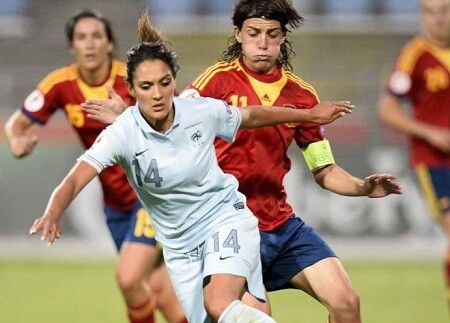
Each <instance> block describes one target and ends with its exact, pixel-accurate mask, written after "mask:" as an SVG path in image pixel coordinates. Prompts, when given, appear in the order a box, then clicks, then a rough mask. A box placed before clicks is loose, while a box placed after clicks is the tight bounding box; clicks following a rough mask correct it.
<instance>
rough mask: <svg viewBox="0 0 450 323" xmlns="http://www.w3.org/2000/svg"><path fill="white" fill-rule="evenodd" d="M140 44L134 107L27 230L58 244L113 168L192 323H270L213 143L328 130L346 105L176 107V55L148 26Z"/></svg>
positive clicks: (134, 58)
mask: <svg viewBox="0 0 450 323" xmlns="http://www.w3.org/2000/svg"><path fill="white" fill-rule="evenodd" d="M139 32H140V39H141V44H140V45H138V46H136V47H133V48H132V49H131V50H130V51H129V52H128V53H127V78H126V82H127V85H128V87H129V90H130V92H131V93H132V94H133V96H135V97H136V99H137V103H136V105H135V106H133V107H131V108H129V109H126V110H125V112H124V113H122V114H121V115H120V116H119V117H118V118H117V120H116V121H115V122H114V123H113V124H112V125H110V126H109V127H107V128H106V130H104V131H103V132H102V133H101V134H100V135H99V137H98V138H97V140H96V142H95V143H94V144H93V145H92V147H91V148H90V149H89V150H87V151H86V152H85V153H84V155H82V156H81V157H80V158H79V160H78V162H77V163H76V164H75V166H74V167H73V168H72V170H71V171H70V172H69V173H68V174H67V176H66V177H65V178H64V180H63V181H62V182H61V184H60V185H59V186H58V187H57V188H56V189H55V190H54V192H53V193H52V195H51V197H50V200H49V202H48V205H47V208H46V210H45V212H44V214H43V216H42V217H40V218H38V219H37V220H36V221H35V222H34V224H33V226H32V227H31V229H30V233H31V234H34V233H36V232H38V231H42V237H41V239H42V240H44V241H45V240H47V241H48V243H50V244H51V243H53V242H54V241H55V239H56V238H58V237H59V234H60V228H59V221H60V219H61V217H62V215H63V211H64V210H65V209H66V208H67V207H68V205H69V204H70V203H71V201H72V200H73V199H74V198H75V197H76V195H77V194H78V193H79V192H80V191H81V190H82V189H83V188H84V187H85V186H86V185H87V184H88V183H89V182H90V181H91V180H92V179H93V178H94V177H95V176H96V175H97V174H99V173H100V174H101V173H102V172H103V171H104V170H105V169H107V168H108V167H110V166H111V165H114V164H116V163H118V164H120V165H121V166H122V168H123V169H124V170H125V173H126V175H127V177H128V180H129V181H130V182H131V183H132V186H133V188H134V189H135V191H136V192H137V194H138V196H139V198H140V200H141V201H142V203H143V205H144V208H145V209H146V210H147V211H148V212H149V214H150V215H151V217H152V220H153V222H154V224H155V227H156V232H157V233H156V238H157V239H158V240H159V242H161V244H162V245H163V253H164V259H165V261H166V264H167V267H168V269H169V273H170V276H171V279H172V282H173V284H174V287H175V290H176V293H177V296H178V298H179V300H180V301H181V304H182V306H183V309H184V311H185V313H186V315H187V318H188V320H189V321H190V322H204V321H205V319H207V317H208V316H209V318H210V319H212V320H213V321H218V322H246V321H256V320H258V322H273V320H272V319H271V318H270V317H269V316H267V315H266V314H264V313H263V312H261V311H259V310H257V309H254V308H251V307H249V306H247V305H244V304H243V303H242V302H241V301H240V298H241V296H242V294H243V293H244V291H245V290H247V291H248V292H249V293H251V294H252V295H254V296H255V297H256V299H258V301H260V302H263V301H264V298H265V295H264V287H263V284H262V276H261V263H260V255H259V232H258V225H257V222H258V221H257V219H256V218H255V217H254V216H253V215H252V213H251V212H250V211H249V209H248V208H247V206H246V203H245V202H246V201H245V197H244V196H243V195H242V194H241V193H239V192H238V191H237V181H236V179H235V178H234V177H233V176H231V175H226V174H224V173H223V172H222V171H221V169H220V168H219V166H218V164H217V159H216V156H215V150H214V145H213V144H214V139H215V138H216V136H220V137H222V138H224V139H226V140H229V141H232V140H233V139H234V137H235V135H236V132H237V130H238V129H239V128H255V127H261V126H266V125H272V124H278V123H282V122H302V121H305V122H316V123H328V122H331V121H333V120H335V119H337V118H339V117H342V116H343V115H345V114H346V113H350V112H351V109H352V106H351V105H350V104H349V103H348V102H338V103H331V102H328V103H324V104H320V105H318V106H317V107H315V108H313V109H291V108H282V107H263V106H257V107H247V108H242V109H237V108H235V107H233V106H230V105H228V104H227V103H226V102H224V101H221V100H215V99H204V98H194V99H180V98H174V93H175V77H176V73H177V71H178V65H177V61H176V55H175V53H174V52H173V51H172V50H171V49H170V48H169V47H168V46H167V45H166V44H165V43H164V42H163V38H162V37H161V35H160V34H159V33H158V32H156V31H155V29H153V27H152V26H151V25H150V23H149V20H148V16H147V15H146V14H144V15H143V17H142V18H141V20H140V22H139Z"/></svg>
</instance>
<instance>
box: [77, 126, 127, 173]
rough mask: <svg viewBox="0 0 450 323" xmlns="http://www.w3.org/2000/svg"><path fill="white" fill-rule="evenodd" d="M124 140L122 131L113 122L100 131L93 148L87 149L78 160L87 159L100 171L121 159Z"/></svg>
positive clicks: (86, 160)
mask: <svg viewBox="0 0 450 323" xmlns="http://www.w3.org/2000/svg"><path fill="white" fill-rule="evenodd" d="M123 142H124V140H123V136H122V135H121V132H120V131H118V127H115V124H113V125H111V126H109V127H107V128H106V129H105V130H103V131H102V132H101V133H100V135H99V136H98V137H97V139H96V140H95V142H94V144H93V145H92V146H91V148H89V149H88V150H86V151H85V152H84V154H83V155H81V156H80V157H79V158H78V160H82V161H85V162H86V163H88V164H89V165H91V166H92V167H94V168H95V169H96V170H97V172H98V173H100V172H101V171H102V170H103V169H105V168H106V167H108V166H111V165H114V164H116V163H117V162H118V161H119V160H120V156H121V155H122V148H123V146H122V143H123Z"/></svg>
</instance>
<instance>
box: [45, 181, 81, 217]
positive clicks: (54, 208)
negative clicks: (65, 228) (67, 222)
mask: <svg viewBox="0 0 450 323" xmlns="http://www.w3.org/2000/svg"><path fill="white" fill-rule="evenodd" d="M76 196H77V193H76V192H75V188H74V186H73V185H71V184H70V183H68V182H66V181H63V182H62V183H61V184H59V185H58V186H57V187H56V188H55V190H54V191H53V193H52V195H51V196H50V199H49V201H48V203H47V207H46V209H45V212H44V215H46V216H51V217H53V218H54V219H56V220H58V221H59V220H60V219H61V217H62V216H63V214H64V211H65V210H66V209H67V207H68V206H69V205H70V203H71V202H72V201H73V199H74V198H75V197H76Z"/></svg>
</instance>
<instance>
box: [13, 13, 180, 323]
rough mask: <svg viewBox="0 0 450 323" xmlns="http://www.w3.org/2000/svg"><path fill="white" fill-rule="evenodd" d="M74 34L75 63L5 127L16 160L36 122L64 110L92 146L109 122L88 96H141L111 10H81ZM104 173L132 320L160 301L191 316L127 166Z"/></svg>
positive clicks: (171, 316) (166, 310)
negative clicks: (87, 105)
mask: <svg viewBox="0 0 450 323" xmlns="http://www.w3.org/2000/svg"><path fill="white" fill-rule="evenodd" d="M66 36H67V40H68V42H69V45H70V50H71V52H72V54H73V55H74V57H75V63H73V64H71V65H69V66H66V67H63V68H60V69H57V70H55V71H53V72H51V73H50V74H48V75H47V76H46V77H45V78H44V79H43V80H42V81H41V82H40V83H39V84H38V86H37V88H36V89H35V90H34V91H33V92H32V93H31V94H30V95H29V96H28V97H27V98H26V100H25V102H24V104H23V107H22V108H21V109H20V110H18V111H16V112H15V113H14V114H13V115H12V116H11V117H10V118H9V120H8V121H7V123H6V125H5V132H6V135H7V138H8V141H9V145H10V149H11V152H12V154H13V156H14V157H16V158H23V157H25V156H27V155H28V154H29V153H31V152H32V150H33V148H34V147H35V146H36V144H37V143H38V138H37V137H36V136H35V135H33V134H32V133H31V132H30V131H29V130H30V129H31V128H32V126H33V125H35V124H39V125H44V124H46V122H47V121H48V120H49V119H50V117H51V116H52V115H53V114H54V113H55V112H56V111H58V110H59V109H61V110H63V111H64V113H65V114H66V116H67V120H68V122H69V124H70V126H71V127H72V128H73V129H74V130H75V131H76V132H77V134H78V136H79V138H80V140H81V142H82V143H83V145H84V147H85V148H89V147H90V146H91V145H92V144H93V143H94V141H95V139H96V138H97V136H98V135H99V134H100V132H101V131H102V130H103V129H104V128H105V124H103V123H100V122H98V121H95V120H93V119H90V118H88V117H87V115H86V113H85V112H84V111H83V110H82V108H81V107H80V104H82V103H83V102H84V101H85V100H86V99H88V98H105V99H106V98H109V96H110V94H111V95H118V96H120V97H121V98H122V99H123V100H124V101H125V102H126V103H127V104H128V105H130V104H133V103H134V102H135V100H134V98H133V97H132V96H131V94H130V93H129V91H128V89H127V86H126V84H125V81H124V77H125V76H126V66H125V64H124V63H123V62H121V61H119V60H117V59H114V58H113V50H114V46H115V39H114V35H113V32H112V28H111V24H110V22H109V21H108V20H107V19H106V18H105V17H104V16H102V15H101V14H99V13H97V12H95V11H92V10H84V11H81V12H79V13H78V14H76V15H74V16H73V17H71V18H70V19H69V20H68V21H67V23H66ZM99 179H100V182H101V186H102V190H103V196H104V212H105V215H106V222H107V224H108V228H109V230H110V233H111V236H112V238H113V240H114V243H115V246H116V248H117V250H118V251H119V254H120V257H119V262H118V266H117V273H116V274H117V281H118V285H119V287H120V289H121V291H122V295H123V297H124V300H125V302H126V305H127V311H128V317H129V320H130V322H135V323H149V322H154V321H155V317H154V311H155V307H157V308H159V309H160V310H161V311H162V313H163V314H164V316H165V317H166V318H167V320H168V321H169V322H176V323H178V322H185V318H184V314H183V312H182V309H181V306H180V304H179V303H178V300H177V298H176V296H175V293H174V291H173V287H172V284H171V282H170V279H169V276H168V274H167V270H166V268H165V266H164V264H163V262H161V261H160V257H161V251H160V248H159V246H157V243H156V240H155V229H154V227H153V225H152V222H151V219H150V218H149V216H148V213H147V212H146V211H145V210H144V209H143V208H142V205H141V204H140V202H139V201H138V199H137V196H136V194H135V193H134V191H133V189H132V188H131V186H130V184H129V183H128V180H127V178H126V176H125V173H124V171H123V170H122V168H121V167H120V166H119V165H114V166H111V167H109V168H108V169H106V170H105V171H104V172H102V173H101V174H100V175H99ZM161 263H162V264H161ZM155 267H158V268H157V269H154V268H155ZM150 273H151V275H150ZM150 278H151V281H152V287H153V288H152V289H151V288H150V287H149V281H150Z"/></svg>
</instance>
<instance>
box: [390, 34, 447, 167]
mask: <svg viewBox="0 0 450 323" xmlns="http://www.w3.org/2000/svg"><path fill="white" fill-rule="evenodd" d="M388 90H389V92H390V93H392V94H394V95H396V96H399V97H407V98H409V100H410V101H411V104H412V108H413V114H414V117H415V118H417V119H418V120H421V121H423V122H425V123H429V124H433V125H436V126H440V127H444V128H447V129H450V47H447V48H441V47H438V46H436V45H434V44H433V43H431V42H430V41H429V40H427V39H426V38H425V37H422V36H418V37H416V38H414V39H412V40H411V41H410V42H409V43H408V44H406V46H405V47H404V48H403V50H402V52H401V53H400V55H399V57H398V59H397V62H396V65H395V67H394V70H393V72H392V74H391V76H390V80H389V84H388ZM410 145H411V147H410V148H411V164H412V166H416V165H418V164H424V165H427V166H447V167H448V166H450V155H448V154H445V153H443V152H442V151H440V150H438V149H436V148H434V147H432V146H431V145H429V144H428V143H427V142H425V141H423V140H421V139H417V138H412V139H411V140H410Z"/></svg>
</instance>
